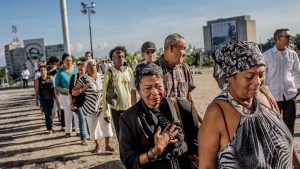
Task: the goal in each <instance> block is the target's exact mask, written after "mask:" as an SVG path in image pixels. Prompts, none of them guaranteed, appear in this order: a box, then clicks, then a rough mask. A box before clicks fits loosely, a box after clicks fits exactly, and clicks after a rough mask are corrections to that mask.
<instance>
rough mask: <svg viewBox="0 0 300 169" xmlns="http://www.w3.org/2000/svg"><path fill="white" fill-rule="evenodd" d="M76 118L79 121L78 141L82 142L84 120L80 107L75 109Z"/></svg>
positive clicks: (84, 129)
mask: <svg viewBox="0 0 300 169" xmlns="http://www.w3.org/2000/svg"><path fill="white" fill-rule="evenodd" d="M77 116H78V121H79V135H80V140H84V139H85V138H86V120H85V115H84V114H83V112H82V107H77Z"/></svg>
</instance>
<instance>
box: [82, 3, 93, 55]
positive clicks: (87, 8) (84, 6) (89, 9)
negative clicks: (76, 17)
mask: <svg viewBox="0 0 300 169" xmlns="http://www.w3.org/2000/svg"><path fill="white" fill-rule="evenodd" d="M81 6H82V10H81V12H82V13H83V14H86V13H87V14H88V17H89V30H90V44H91V53H92V58H93V57H94V52H93V40H92V26H91V14H95V13H96V11H95V9H94V7H95V6H96V4H95V2H92V3H91V5H90V6H87V4H86V3H85V2H81Z"/></svg>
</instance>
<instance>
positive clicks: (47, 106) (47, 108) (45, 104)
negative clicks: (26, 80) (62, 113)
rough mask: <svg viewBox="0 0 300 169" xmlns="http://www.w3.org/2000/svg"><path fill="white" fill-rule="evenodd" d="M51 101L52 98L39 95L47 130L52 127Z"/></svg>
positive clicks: (52, 100) (52, 101)
mask: <svg viewBox="0 0 300 169" xmlns="http://www.w3.org/2000/svg"><path fill="white" fill-rule="evenodd" d="M53 103H54V99H50V100H46V99H43V98H42V97H40V104H41V105H42V109H43V112H44V114H45V121H46V127H47V130H52V127H53V116H52V109H53Z"/></svg>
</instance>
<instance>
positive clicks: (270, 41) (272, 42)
mask: <svg viewBox="0 0 300 169" xmlns="http://www.w3.org/2000/svg"><path fill="white" fill-rule="evenodd" d="M260 45H261V52H265V51H267V50H269V49H271V48H272V47H273V46H274V45H275V40H274V38H270V39H267V42H265V43H262V44H260Z"/></svg>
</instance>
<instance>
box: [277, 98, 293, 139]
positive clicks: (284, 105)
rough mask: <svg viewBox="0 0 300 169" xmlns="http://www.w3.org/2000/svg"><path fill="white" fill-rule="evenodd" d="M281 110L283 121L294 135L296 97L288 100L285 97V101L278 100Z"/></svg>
mask: <svg viewBox="0 0 300 169" xmlns="http://www.w3.org/2000/svg"><path fill="white" fill-rule="evenodd" d="M277 104H278V107H279V109H280V112H281V113H282V114H283V121H284V123H285V124H286V126H287V127H288V128H289V130H290V132H291V133H292V135H294V128H295V120H296V101H295V99H290V100H286V99H285V97H283V101H278V102H277Z"/></svg>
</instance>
